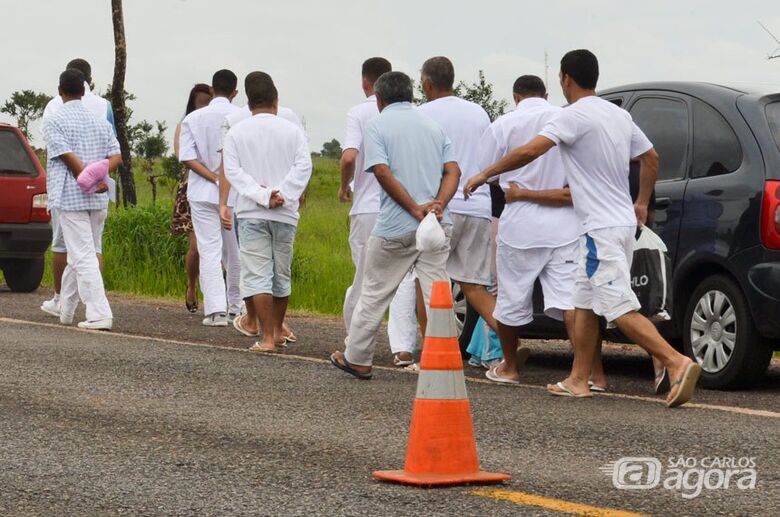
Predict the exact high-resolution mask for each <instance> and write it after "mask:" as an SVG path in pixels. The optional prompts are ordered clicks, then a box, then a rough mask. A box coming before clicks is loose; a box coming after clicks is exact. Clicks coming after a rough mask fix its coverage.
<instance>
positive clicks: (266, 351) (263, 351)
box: [249, 341, 279, 354]
mask: <svg viewBox="0 0 780 517" xmlns="http://www.w3.org/2000/svg"><path fill="white" fill-rule="evenodd" d="M249 351H250V352H257V353H259V354H278V353H279V350H277V349H276V348H265V347H264V346H262V345H261V344H260V342H259V341H258V342H257V343H255V344H254V345H252V346H250V347H249Z"/></svg>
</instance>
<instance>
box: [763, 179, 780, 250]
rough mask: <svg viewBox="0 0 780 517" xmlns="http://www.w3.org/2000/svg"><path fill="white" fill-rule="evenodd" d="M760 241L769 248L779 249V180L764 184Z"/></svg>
mask: <svg viewBox="0 0 780 517" xmlns="http://www.w3.org/2000/svg"><path fill="white" fill-rule="evenodd" d="M761 242H763V243H764V246H766V247H767V248H769V249H772V250H780V181H774V180H773V181H767V182H766V185H765V186H764V203H763V204H762V205H761Z"/></svg>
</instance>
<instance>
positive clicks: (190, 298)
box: [171, 83, 212, 313]
mask: <svg viewBox="0 0 780 517" xmlns="http://www.w3.org/2000/svg"><path fill="white" fill-rule="evenodd" d="M211 98H212V97H211V89H210V88H209V85H208V84H202V83H200V84H196V85H195V86H193V87H192V90H190V97H189V99H188V100H187V109H186V113H185V114H184V115H185V116H187V115H189V114H190V113H192V112H193V111H195V110H196V109H200V108H202V107H204V106H208V104H209V102H211ZM180 131H181V123H179V124H177V125H176V132H175V134H174V136H173V152H174V153H175V154H176V156H178V155H179V132H180ZM189 172H190V171H188V170H185V171H184V174H182V178H181V181H180V182H179V187H178V188H177V189H176V200H175V201H174V204H173V215H172V216H171V233H172V234H174V235H186V236H187V238H188V239H189V249H188V250H187V257H186V259H185V262H184V263H185V267H186V269H187V294H186V295H185V300H184V303H185V304H186V305H187V310H188V311H190V312H192V313H195V312H198V290H197V281H198V272H199V271H198V261H199V258H198V244H197V241H196V240H195V232H194V231H193V229H192V216H191V215H190V204H189V203H188V202H187V178H188V177H189Z"/></svg>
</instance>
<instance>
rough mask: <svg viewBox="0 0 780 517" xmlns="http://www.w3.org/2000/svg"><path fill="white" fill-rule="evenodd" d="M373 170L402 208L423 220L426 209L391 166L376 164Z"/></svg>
mask: <svg viewBox="0 0 780 517" xmlns="http://www.w3.org/2000/svg"><path fill="white" fill-rule="evenodd" d="M373 171H374V176H376V180H377V181H378V182H379V185H380V186H381V187H382V189H383V190H384V191H385V192H387V195H388V196H390V197H391V198H392V199H393V201H395V202H396V203H398V204H399V205H400V206H401V208H403V209H404V210H406V211H407V212H409V215H411V216H412V217H414V218H415V219H417V220H418V221H422V220H423V218H424V217H425V216H426V212H425V210H424V209H423V207H422V206H421V205H418V204H417V202H416V201H415V200H414V199H413V198H412V196H411V195H409V192H407V190H406V189H405V188H404V186H403V185H401V182H400V181H398V180H397V179H395V177H394V176H393V173H392V171H391V170H390V167H388V166H387V165H386V164H383V163H382V164H377V165H374V168H373ZM456 188H457V187H456Z"/></svg>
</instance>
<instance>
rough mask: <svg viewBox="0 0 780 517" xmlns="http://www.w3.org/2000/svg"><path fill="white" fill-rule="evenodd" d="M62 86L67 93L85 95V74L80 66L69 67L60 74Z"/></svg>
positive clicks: (63, 91)
mask: <svg viewBox="0 0 780 517" xmlns="http://www.w3.org/2000/svg"><path fill="white" fill-rule="evenodd" d="M60 88H61V89H62V93H64V94H65V95H84V74H83V73H82V72H81V70H79V69H78V68H68V69H67V70H65V71H64V72H62V73H61V74H60Z"/></svg>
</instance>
